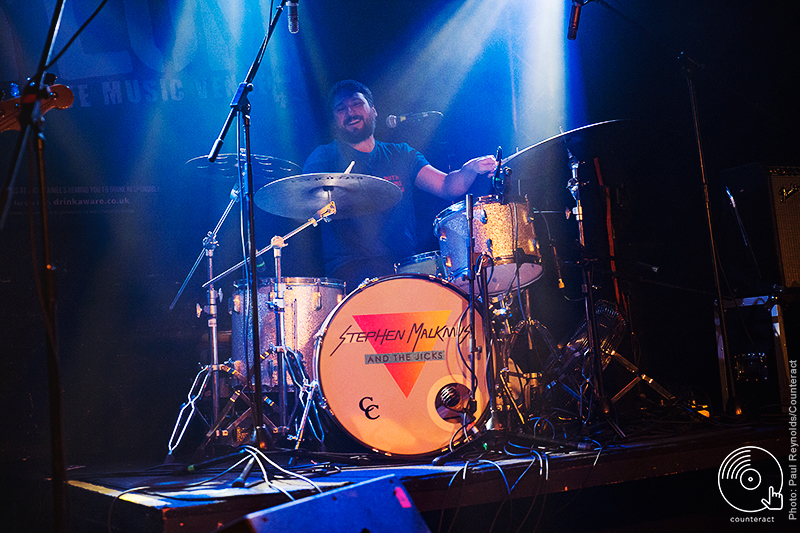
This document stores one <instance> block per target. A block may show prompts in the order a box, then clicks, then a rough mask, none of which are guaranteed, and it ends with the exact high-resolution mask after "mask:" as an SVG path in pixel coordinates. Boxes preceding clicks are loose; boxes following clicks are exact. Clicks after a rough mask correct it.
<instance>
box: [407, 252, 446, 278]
mask: <svg viewBox="0 0 800 533" xmlns="http://www.w3.org/2000/svg"><path fill="white" fill-rule="evenodd" d="M394 271H395V274H427V275H429V276H436V277H438V278H444V279H447V269H446V268H445V266H444V258H443V257H442V254H441V253H440V252H425V253H422V254H417V255H412V256H411V257H407V258H405V259H403V260H402V261H400V262H399V263H395V265H394Z"/></svg>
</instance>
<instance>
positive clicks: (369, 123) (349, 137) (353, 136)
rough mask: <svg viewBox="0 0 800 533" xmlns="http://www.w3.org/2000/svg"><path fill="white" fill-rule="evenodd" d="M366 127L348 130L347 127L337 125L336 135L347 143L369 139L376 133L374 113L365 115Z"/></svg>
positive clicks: (356, 142)
mask: <svg viewBox="0 0 800 533" xmlns="http://www.w3.org/2000/svg"><path fill="white" fill-rule="evenodd" d="M363 120H364V127H363V128H360V129H357V130H355V131H348V130H347V128H346V127H343V126H339V125H337V126H336V136H337V137H339V138H340V139H341V140H343V141H344V142H346V143H347V144H358V143H360V142H361V141H366V140H367V139H369V138H370V137H371V136H372V134H373V133H375V118H374V117H373V116H372V114H369V115H368V116H366V117H363Z"/></svg>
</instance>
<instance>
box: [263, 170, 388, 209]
mask: <svg viewBox="0 0 800 533" xmlns="http://www.w3.org/2000/svg"><path fill="white" fill-rule="evenodd" d="M402 196H403V193H402V191H401V190H400V187H398V186H397V185H395V184H394V183H392V182H390V181H387V180H385V179H382V178H376V177H375V176H367V175H365V174H337V173H320V174H301V175H299V176H290V177H288V178H282V179H279V180H277V181H273V182H271V183H269V184H267V185H266V186H264V187H262V188H261V189H260V190H258V191H256V195H255V197H254V201H255V203H256V205H257V206H258V207H260V208H261V209H263V210H264V211H267V212H268V213H272V214H273V215H278V216H281V217H286V218H293V219H298V220H307V219H309V218H311V217H312V216H314V214H315V213H316V212H317V211H319V210H320V209H321V208H322V207H323V206H324V205H325V204H327V203H328V202H330V201H331V200H332V201H334V202H336V218H337V219H340V218H350V217H359V216H362V215H367V214H370V213H376V212H379V211H384V210H386V209H389V208H391V207H392V206H394V205H395V204H396V203H397V202H399V201H400V198H401V197H402Z"/></svg>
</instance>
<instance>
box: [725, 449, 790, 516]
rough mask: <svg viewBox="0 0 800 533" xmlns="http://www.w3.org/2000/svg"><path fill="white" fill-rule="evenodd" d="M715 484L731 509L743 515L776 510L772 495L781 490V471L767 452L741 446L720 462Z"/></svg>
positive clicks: (776, 505)
mask: <svg viewBox="0 0 800 533" xmlns="http://www.w3.org/2000/svg"><path fill="white" fill-rule="evenodd" d="M717 484H718V485H719V491H720V493H721V494H722V497H723V498H725V501H726V502H728V504H729V505H730V506H731V507H733V508H734V509H737V510H739V511H742V512H744V513H756V512H758V511H763V510H764V509H775V508H778V509H779V508H780V507H779V506H778V499H776V498H775V497H774V495H775V494H780V493H781V491H782V490H783V469H782V468H781V465H780V463H779V462H778V460H777V459H776V458H775V456H774V455H772V454H771V453H769V452H768V451H767V450H765V449H763V448H759V447H757V446H744V447H742V448H738V449H736V450H734V451H733V452H731V453H730V454H729V455H728V456H727V457H726V458H725V459H724V460H723V461H722V464H721V465H720V467H719V471H718V472H717ZM770 488H772V490H770ZM762 500H763V501H762ZM765 501H766V502H767V503H768V504H769V505H767V503H764V502H765ZM781 503H782V502H781Z"/></svg>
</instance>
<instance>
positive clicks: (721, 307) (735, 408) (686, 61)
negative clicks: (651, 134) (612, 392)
mask: <svg viewBox="0 0 800 533" xmlns="http://www.w3.org/2000/svg"><path fill="white" fill-rule="evenodd" d="M680 57H681V59H682V60H683V69H682V70H683V74H684V76H686V82H687V84H688V88H689V99H690V101H691V105H692V124H693V125H694V135H695V142H696V143H697V155H698V159H699V163H700V179H701V181H702V184H703V201H704V205H705V212H706V224H707V225H708V241H709V246H710V247H711V263H712V266H713V268H714V285H715V289H716V292H717V295H716V296H717V302H716V306H717V314H718V315H719V327H720V333H722V355H723V361H725V362H726V363H727V364H726V365H725V370H726V372H725V378H726V381H727V384H728V388H729V390H730V395H729V396H728V405H724V406H723V408H724V409H725V410H726V411H727V412H728V414H731V415H736V416H738V415H741V414H742V406H741V404H740V403H739V399H738V397H737V396H736V384H735V381H736V380H735V378H734V375H733V361H731V360H730V353H731V352H730V347H729V344H728V328H727V326H726V323H725V303H724V302H723V301H722V284H721V283H720V276H719V270H720V266H719V256H718V255H717V254H718V251H717V244H716V240H715V238H714V226H713V225H712V223H711V204H710V202H709V195H708V177H707V175H706V163H705V155H704V151H703V142H702V139H701V136H700V117H699V115H698V111H697V91H696V90H695V87H694V76H695V71H696V69H697V68H699V67H700V65H698V64H697V63H695V62H694V61H692V60H691V58H689V57H687V56H686V55H685V54H681V56H680ZM737 216H738V212H737Z"/></svg>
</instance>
